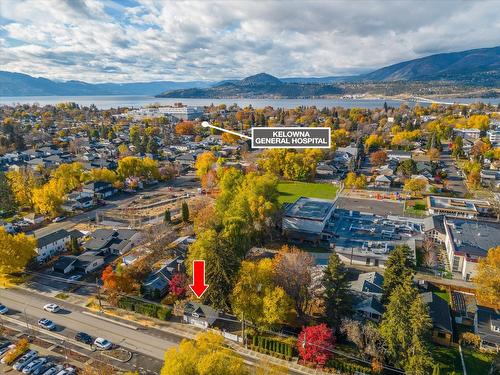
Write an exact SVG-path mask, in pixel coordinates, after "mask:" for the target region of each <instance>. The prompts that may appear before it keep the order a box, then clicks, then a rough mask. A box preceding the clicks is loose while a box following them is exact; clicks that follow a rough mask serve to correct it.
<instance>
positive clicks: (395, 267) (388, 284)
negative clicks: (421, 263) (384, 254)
mask: <svg viewBox="0 0 500 375" xmlns="http://www.w3.org/2000/svg"><path fill="white" fill-rule="evenodd" d="M412 267H413V260H412V258H411V256H410V249H409V247H408V246H406V245H402V246H397V247H396V248H395V249H394V250H393V251H392V252H391V254H390V255H389V258H388V259H387V262H386V263H385V273H384V294H383V295H382V302H383V303H387V302H388V301H389V297H390V296H391V294H392V292H393V291H394V290H395V289H396V287H397V286H399V285H401V284H402V283H403V281H404V280H405V279H406V278H407V277H411V276H412V275H413V269H412Z"/></svg>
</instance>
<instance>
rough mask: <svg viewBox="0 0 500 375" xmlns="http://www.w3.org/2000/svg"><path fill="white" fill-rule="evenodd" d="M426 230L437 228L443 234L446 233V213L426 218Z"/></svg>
mask: <svg viewBox="0 0 500 375" xmlns="http://www.w3.org/2000/svg"><path fill="white" fill-rule="evenodd" d="M424 229H425V231H428V230H432V229H435V230H436V231H438V232H439V233H441V234H446V231H445V229H444V215H434V216H428V217H426V218H425V219H424Z"/></svg>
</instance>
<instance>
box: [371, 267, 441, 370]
mask: <svg viewBox="0 0 500 375" xmlns="http://www.w3.org/2000/svg"><path fill="white" fill-rule="evenodd" d="M431 328H432V321H431V319H430V316H429V312H428V308H427V305H426V304H425V303H424V301H423V300H422V298H421V297H420V296H419V295H418V291H417V289H416V288H415V287H414V286H413V283H412V280H411V277H409V276H407V277H405V278H404V279H403V282H402V284H401V285H398V286H397V287H396V288H395V289H394V293H392V294H391V296H390V297H389V303H388V305H387V310H386V312H385V314H384V318H383V320H382V323H381V325H380V333H381V335H382V337H383V338H384V341H385V343H386V345H387V352H388V355H389V357H390V358H391V360H392V361H393V362H394V363H395V364H396V365H398V366H401V367H402V368H404V370H405V371H406V372H407V373H409V374H414V375H425V374H428V373H429V372H430V368H431V366H432V361H431V354H430V352H429V348H428V338H429V334H430V330H431Z"/></svg>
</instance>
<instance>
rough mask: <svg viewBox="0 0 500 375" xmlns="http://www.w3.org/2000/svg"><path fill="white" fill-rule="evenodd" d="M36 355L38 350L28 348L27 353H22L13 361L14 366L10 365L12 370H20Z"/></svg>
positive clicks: (35, 357)
mask: <svg viewBox="0 0 500 375" xmlns="http://www.w3.org/2000/svg"><path fill="white" fill-rule="evenodd" d="M37 357H38V352H36V351H34V350H29V351H28V352H27V353H25V354H23V356H22V357H21V358H19V359H18V360H17V361H16V362H14V366H12V368H13V369H14V370H17V371H21V370H22V369H23V368H24V367H25V366H27V365H28V364H29V363H30V362H32V361H34V360H35V359H37Z"/></svg>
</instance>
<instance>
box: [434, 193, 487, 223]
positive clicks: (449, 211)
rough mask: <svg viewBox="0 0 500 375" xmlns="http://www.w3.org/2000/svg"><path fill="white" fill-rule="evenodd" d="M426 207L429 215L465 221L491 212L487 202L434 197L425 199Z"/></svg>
mask: <svg viewBox="0 0 500 375" xmlns="http://www.w3.org/2000/svg"><path fill="white" fill-rule="evenodd" d="M427 206H428V207H429V214H430V215H445V216H454V217H463V218H467V219H474V218H477V217H478V216H479V215H482V214H487V213H488V212H489V211H490V210H491V205H490V203H489V202H488V201H483V200H477V199H460V198H450V197H440V196H434V195H433V196H429V197H427Z"/></svg>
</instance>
